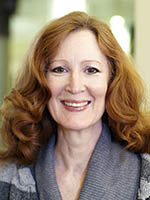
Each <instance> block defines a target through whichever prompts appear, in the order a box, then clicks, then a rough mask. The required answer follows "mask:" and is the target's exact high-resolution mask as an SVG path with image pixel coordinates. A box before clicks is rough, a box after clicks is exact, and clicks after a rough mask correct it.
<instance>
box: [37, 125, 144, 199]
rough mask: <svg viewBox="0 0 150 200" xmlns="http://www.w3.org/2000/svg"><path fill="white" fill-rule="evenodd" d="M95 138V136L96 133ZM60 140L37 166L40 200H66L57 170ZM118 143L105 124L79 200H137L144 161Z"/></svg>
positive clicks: (45, 149)
mask: <svg viewBox="0 0 150 200" xmlns="http://www.w3.org/2000/svg"><path fill="white" fill-rule="evenodd" d="M93 134H94V133H93ZM55 143H56V136H53V137H52V138H51V139H50V141H49V143H48V145H47V146H46V147H45V148H44V149H43V150H42V151H41V154H40V157H39V159H38V161H37V163H36V166H35V179H36V182H37V189H38V193H39V197H40V200H62V197H61V194H60V191H59V188H58V185H57V181H56V174H55V169H54V146H55ZM121 152H122V146H121V145H119V144H118V143H116V142H114V141H113V140H112V138H111V133H110V131H109V129H108V128H107V126H106V125H104V124H103V129H102V133H101V135H100V137H99V140H98V142H97V144H96V147H95V150H94V152H93V154H92V157H91V160H90V163H89V166H88V170H87V174H86V177H85V180H84V183H83V186H82V189H81V193H80V196H79V200H108V199H109V200H134V199H136V196H137V191H138V186H139V175H140V165H141V161H140V158H139V156H138V155H136V154H134V153H130V152H129V151H125V152H123V153H122V157H121V154H120V153H121Z"/></svg>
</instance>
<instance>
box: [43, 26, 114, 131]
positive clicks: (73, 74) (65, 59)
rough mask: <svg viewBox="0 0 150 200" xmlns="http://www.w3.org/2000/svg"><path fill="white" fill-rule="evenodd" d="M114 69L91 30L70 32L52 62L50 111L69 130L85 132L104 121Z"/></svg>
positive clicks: (49, 71) (49, 77) (49, 76)
mask: <svg viewBox="0 0 150 200" xmlns="http://www.w3.org/2000/svg"><path fill="white" fill-rule="evenodd" d="M109 76H110V69H109V66H108V62H107V59H106V57H105V56H104V54H103V53H102V52H101V50H100V49H99V46H98V43H97V40H96V37H95V35H94V34H93V33H92V32H91V31H89V30H80V31H76V32H72V33H70V34H69V35H68V36H67V37H66V38H65V39H64V40H63V41H62V43H61V44H60V48H59V50H58V53H57V55H56V56H55V57H54V59H53V60H52V62H51V64H50V66H49V69H48V72H47V76H46V78H47V81H48V86H49V90H50V92H51V98H50V100H49V102H48V109H49V112H50V113H51V115H52V117H53V118H54V120H55V121H56V122H57V123H58V125H60V126H61V127H63V128H65V129H70V130H82V129H86V128H91V127H93V126H94V125H96V124H98V123H100V122H101V117H102V115H103V113H104V110H105V96H106V92H107V88H108V81H109Z"/></svg>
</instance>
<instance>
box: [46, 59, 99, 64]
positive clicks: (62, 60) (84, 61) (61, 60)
mask: <svg viewBox="0 0 150 200" xmlns="http://www.w3.org/2000/svg"><path fill="white" fill-rule="evenodd" d="M54 62H65V63H69V62H68V61H67V60H65V59H56V60H52V61H51V62H50V63H51V64H52V63H54ZM88 62H95V63H98V64H100V65H101V62H100V61H98V60H83V61H82V62H81V64H84V63H88Z"/></svg>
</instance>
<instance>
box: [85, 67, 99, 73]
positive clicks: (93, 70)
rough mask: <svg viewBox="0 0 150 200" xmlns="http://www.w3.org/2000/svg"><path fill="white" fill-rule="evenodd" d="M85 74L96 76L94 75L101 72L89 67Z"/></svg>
mask: <svg viewBox="0 0 150 200" xmlns="http://www.w3.org/2000/svg"><path fill="white" fill-rule="evenodd" d="M85 72H86V73H87V74H96V73H100V72H101V71H100V70H99V69H97V68H95V67H91V66H88V67H87V68H86V70H85Z"/></svg>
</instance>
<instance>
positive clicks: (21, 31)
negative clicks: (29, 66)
mask: <svg viewBox="0 0 150 200" xmlns="http://www.w3.org/2000/svg"><path fill="white" fill-rule="evenodd" d="M149 9H150V0H0V104H1V102H2V99H3V97H4V96H5V95H7V94H8V92H9V90H10V88H11V87H12V86H13V82H14V80H15V77H16V75H17V71H18V70H19V68H20V67H21V66H22V64H21V63H22V61H23V58H24V56H25V54H26V51H27V49H28V47H29V45H30V43H31V42H32V40H33V38H34V36H35V35H36V34H37V33H38V32H39V30H40V29H41V28H42V27H43V26H44V25H45V24H46V23H48V22H49V21H51V20H52V19H54V18H57V17H60V16H63V15H65V14H67V13H69V12H71V11H75V10H76V11H77V10H78V11H79V10H80V11H85V12H87V13H88V14H90V15H91V16H95V17H97V18H98V19H101V20H102V21H104V22H106V23H107V24H108V25H109V26H110V27H111V29H112V32H113V33H114V35H115V37H116V39H117V40H118V42H119V43H120V45H121V46H122V48H123V50H124V51H125V52H126V53H127V54H128V56H129V57H131V59H132V61H133V62H134V64H135V67H136V68H137V71H139V73H140V74H141V76H142V78H143V79H144V81H145V83H146V87H147V91H150V64H149V60H150V59H149V57H150V55H149V52H150V22H149V19H150V12H149ZM147 94H148V92H147Z"/></svg>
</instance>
